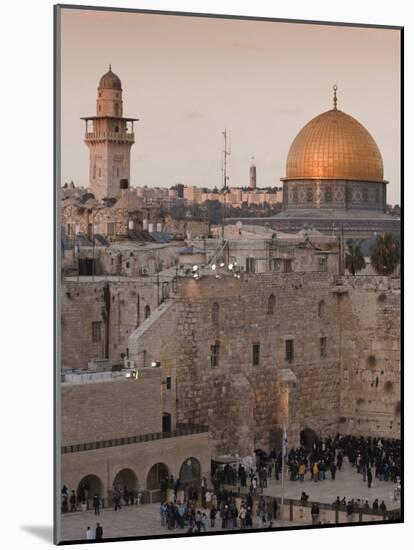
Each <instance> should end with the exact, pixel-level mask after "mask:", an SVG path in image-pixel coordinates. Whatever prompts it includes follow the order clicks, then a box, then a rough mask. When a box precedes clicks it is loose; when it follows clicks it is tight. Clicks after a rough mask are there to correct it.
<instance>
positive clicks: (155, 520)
mask: <svg viewBox="0 0 414 550" xmlns="http://www.w3.org/2000/svg"><path fill="white" fill-rule="evenodd" d="M197 509H201V510H202V508H197ZM159 510H160V505H159V504H142V505H137V506H123V507H122V509H121V510H118V511H117V512H114V510H113V508H111V509H108V510H105V509H104V510H101V514H100V515H99V516H95V513H94V512H93V511H88V512H75V513H72V514H70V513H68V514H64V515H63V517H62V540H81V539H85V538H86V528H87V527H88V526H89V527H91V529H95V527H96V522H97V521H99V523H100V524H101V525H102V528H103V530H104V537H105V538H114V537H145V536H154V535H164V534H165V535H171V534H174V533H176V534H182V533H186V532H187V529H188V527H185V528H184V529H179V528H177V529H175V530H174V531H169V530H168V529H167V527H163V526H161V525H160V512H159ZM207 513H208V512H207ZM281 525H282V524H281V522H280V521H276V522H273V526H274V527H280V526H281ZM283 525H285V526H293V525H295V524H294V523H291V522H288V521H285V522H284V524H283ZM253 527H254V528H255V529H258V528H259V522H258V518H257V517H254V518H253ZM264 530H265V529H264ZM207 531H208V532H213V531H214V532H219V531H223V529H222V528H221V518H217V519H216V528H215V529H212V528H210V527H207ZM225 531H229V529H225Z"/></svg>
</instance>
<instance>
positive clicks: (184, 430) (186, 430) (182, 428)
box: [61, 424, 208, 454]
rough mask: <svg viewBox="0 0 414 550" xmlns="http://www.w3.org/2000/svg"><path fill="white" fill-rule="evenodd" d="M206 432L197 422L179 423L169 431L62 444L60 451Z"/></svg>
mask: <svg viewBox="0 0 414 550" xmlns="http://www.w3.org/2000/svg"><path fill="white" fill-rule="evenodd" d="M206 432H208V426H202V425H197V424H179V425H178V427H177V429H175V430H172V431H170V432H155V433H149V434H143V435H134V436H130V437H119V438H114V439H105V440H102V441H91V442H89V443H78V444H76V445H64V446H62V448H61V451H62V454H69V453H79V452H82V451H93V450H95V449H107V448H108V447H119V446H121V445H132V444H134V443H146V442H148V441H158V440H160V439H170V438H172V437H182V436H186V435H194V434H201V433H206Z"/></svg>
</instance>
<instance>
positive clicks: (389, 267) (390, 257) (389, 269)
mask: <svg viewBox="0 0 414 550" xmlns="http://www.w3.org/2000/svg"><path fill="white" fill-rule="evenodd" d="M399 262H400V245H399V242H398V240H397V239H396V238H395V237H394V236H393V235H391V234H390V233H384V234H383V235H378V237H377V240H376V241H375V244H374V247H373V249H372V253H371V264H372V267H373V268H374V270H375V272H376V273H378V275H392V273H393V272H394V271H395V268H396V267H397V265H398V264H399Z"/></svg>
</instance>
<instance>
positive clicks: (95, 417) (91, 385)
mask: <svg viewBox="0 0 414 550" xmlns="http://www.w3.org/2000/svg"><path fill="white" fill-rule="evenodd" d="M160 385H161V373H160V370H159V369H146V370H145V371H144V372H142V373H140V376H139V378H138V379H136V380H128V379H122V378H120V379H114V380H112V381H105V382H104V381H102V382H83V383H63V384H62V385H61V423H60V426H61V442H62V445H63V446H66V445H75V444H79V443H91V442H95V441H105V440H111V439H116V438H122V437H132V436H136V435H142V434H150V433H158V432H161V431H162V412H163V411H162V402H161V398H160Z"/></svg>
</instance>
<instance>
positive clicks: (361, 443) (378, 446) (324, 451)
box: [287, 434, 401, 488]
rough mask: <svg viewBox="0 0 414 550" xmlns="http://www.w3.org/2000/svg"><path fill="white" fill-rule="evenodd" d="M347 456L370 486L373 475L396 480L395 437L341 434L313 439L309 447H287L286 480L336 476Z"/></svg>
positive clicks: (398, 472)
mask: <svg viewBox="0 0 414 550" xmlns="http://www.w3.org/2000/svg"><path fill="white" fill-rule="evenodd" d="M344 457H347V459H348V461H349V463H350V464H351V466H352V467H353V468H356V470H357V472H358V474H361V476H362V480H363V482H364V483H367V485H368V488H371V485H372V481H373V477H374V476H375V478H376V479H378V480H379V481H392V482H394V483H395V482H397V481H398V480H399V478H400V476H401V442H400V441H399V440H395V439H384V438H371V437H354V436H342V435H340V434H337V435H336V437H335V438H331V437H327V438H321V439H316V440H315V441H314V442H313V444H312V448H311V449H310V450H306V449H305V448H304V447H303V446H301V447H299V448H293V449H291V450H290V452H289V454H288V457H287V463H288V469H289V479H290V481H298V480H299V481H304V480H305V478H306V476H307V475H309V479H310V480H311V481H314V482H318V481H324V480H325V479H330V480H332V481H334V480H335V479H336V475H337V472H340V471H341V469H342V466H343V462H344Z"/></svg>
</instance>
